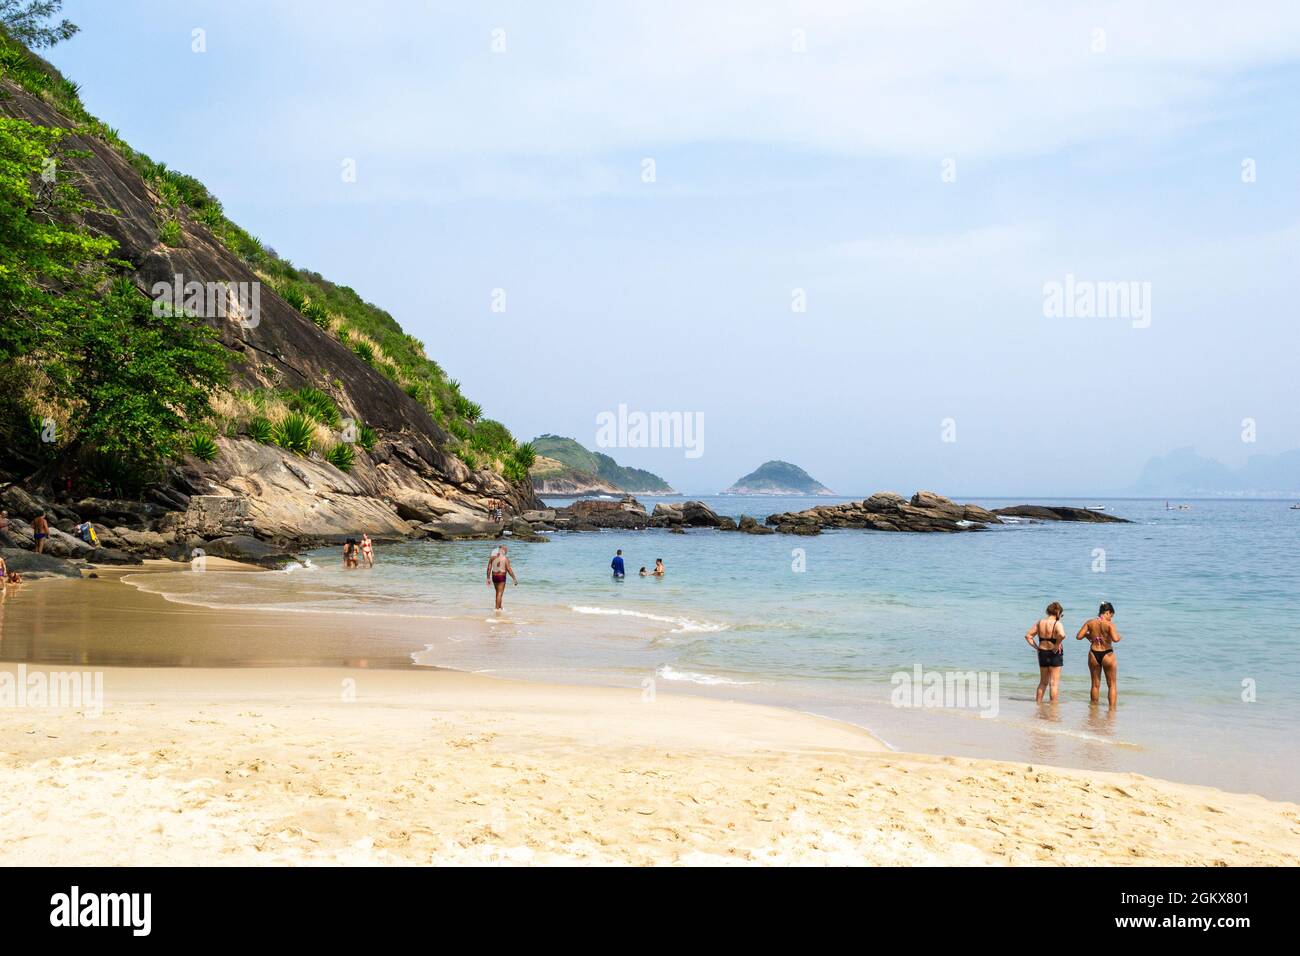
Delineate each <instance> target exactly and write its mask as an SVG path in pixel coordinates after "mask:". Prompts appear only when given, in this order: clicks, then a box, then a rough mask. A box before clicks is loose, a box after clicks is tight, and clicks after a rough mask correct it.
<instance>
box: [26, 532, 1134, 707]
mask: <svg viewBox="0 0 1300 956" xmlns="http://www.w3.org/2000/svg"><path fill="white" fill-rule="evenodd" d="M362 562H364V563H365V566H366V567H367V568H373V567H374V566H375V548H374V544H373V543H372V542H371V540H370V535H368V534H363V535H362V536H361V540H360V541H357V540H356V539H354V538H348V539H347V541H346V542H345V543H344V545H343V567H344V568H349V569H350V568H356V567H360V565H361V563H362ZM609 566H610V569H611V570H612V571H613V574H614V579H615V580H622V579H623V578H625V577H626V576H627V565H626V563H625V561H624V559H623V550H622V549H621V548H620V549H618V550H617V551H615V552H614V558H613V560H611V561H610V563H609ZM3 573H4V559H3V558H0V580H2V579H3ZM665 573H666V569H665V568H664V559H663V558H656V559H655V565H654V568H653V570H650V569H647V568H646V566H645V565H642V566H641V570H640V572H639V574H640V576H641V577H643V578H647V577H653V578H662V577H664V575H665ZM507 579H509V580H511V581H514V583H515V584H516V585H518V584H519V578H518V577H517V576H516V575H515V569H514V567H513V566H512V565H511V564H510V547H509V545H505V544H502V545H498V546H497V547H496V548H495V549H494V550H493V551H492V553H491V554H490V555H489V556H488V560H487V568H486V581H487V585H488V587H490V588H493V589H494V591H495V592H496V609H497V610H498V611H499V610H501V602H502V599H503V598H504V596H505V592H506V580H507ZM1064 618H1065V609H1064V608H1063V607H1061V603H1060V602H1059V601H1053V602H1052V603H1051V604H1049V605H1047V610H1046V613H1045V616H1044V617H1042V618H1040V619H1039V620H1038V621H1036V622H1035V623H1034V624H1033V625H1032V626H1031V627H1030V628H1029V630H1027V631H1026V632H1025V642H1026V643H1027V644H1028V645H1029V646H1030V647H1032V648H1033V649H1034V650H1035V651H1036V652H1037V654H1038V675H1039V677H1038V690H1037V691H1036V693H1035V694H1034V700H1035V701H1036V702H1038V703H1042V702H1043V700H1044V699H1047V700H1050V701H1059V700H1060V694H1061V668H1062V667H1063V666H1064V664H1065V647H1064V643H1065V625H1064V624H1063V623H1062V622H1063V620H1064ZM1074 638H1075V640H1078V641H1082V640H1087V641H1088V645H1089V646H1088V674H1089V676H1090V677H1091V678H1092V692H1091V699H1092V702H1093V703H1094V704H1096V703H1099V702H1100V700H1101V681H1102V678H1103V677H1104V678H1105V679H1106V696H1107V699H1108V701H1109V703H1110V706H1112V707H1114V706H1115V702H1116V700H1117V699H1118V698H1119V663H1118V659H1117V658H1116V656H1115V645H1116V644H1118V643H1119V642H1120V641H1121V640H1122V639H1123V638H1122V637H1121V636H1120V633H1119V631H1118V630H1117V629H1116V628H1115V607H1114V605H1112V604H1111V603H1110V602H1109V601H1106V602H1104V603H1103V604H1102V605H1101V607H1099V608H1098V609H1097V616H1096V617H1094V618H1090V619H1089V620H1087V621H1084V622H1083V625H1082V626H1081V627H1080V628H1079V633H1077V634H1075V635H1074Z"/></svg>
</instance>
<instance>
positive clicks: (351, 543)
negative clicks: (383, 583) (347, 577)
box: [343, 534, 375, 571]
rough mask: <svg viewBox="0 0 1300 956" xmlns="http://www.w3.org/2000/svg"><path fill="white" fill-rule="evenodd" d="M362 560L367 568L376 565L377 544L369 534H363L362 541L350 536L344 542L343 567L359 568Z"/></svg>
mask: <svg viewBox="0 0 1300 956" xmlns="http://www.w3.org/2000/svg"><path fill="white" fill-rule="evenodd" d="M362 562H364V563H365V565H366V567H367V568H373V567H374V566H375V545H374V542H372V541H371V540H370V535H368V534H362V535H361V540H360V541H358V540H357V539H356V538H348V539H347V540H346V541H344V542H343V569H344V570H345V571H346V570H351V569H352V568H359V567H361V564H362Z"/></svg>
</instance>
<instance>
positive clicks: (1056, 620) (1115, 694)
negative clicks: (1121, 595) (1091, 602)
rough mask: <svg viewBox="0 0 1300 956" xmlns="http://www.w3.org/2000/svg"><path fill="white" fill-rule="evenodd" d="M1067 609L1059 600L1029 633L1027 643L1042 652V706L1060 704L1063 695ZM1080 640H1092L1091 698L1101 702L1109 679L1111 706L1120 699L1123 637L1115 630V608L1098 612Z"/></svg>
mask: <svg viewBox="0 0 1300 956" xmlns="http://www.w3.org/2000/svg"><path fill="white" fill-rule="evenodd" d="M1064 617H1065V609H1064V608H1063V607H1061V604H1060V602H1059V601H1053V602H1052V603H1051V604H1049V605H1047V612H1046V616H1045V617H1043V618H1041V619H1039V620H1038V621H1037V622H1036V623H1035V624H1034V625H1033V626H1031V627H1030V628H1029V630H1028V631H1026V632H1025V642H1026V643H1028V644H1029V646H1030V647H1032V648H1034V650H1036V651H1037V652H1038V691H1037V692H1036V693H1035V694H1034V700H1035V701H1036V702H1038V703H1042V702H1043V699H1044V697H1046V698H1048V699H1050V700H1052V701H1059V700H1060V694H1061V668H1062V666H1064V664H1065V647H1064V641H1065V625H1064V624H1063V623H1062V620H1063V619H1064ZM1074 639H1075V640H1076V641H1082V640H1085V639H1086V640H1087V641H1088V675H1089V676H1090V677H1091V678H1092V693H1091V699H1092V702H1093V703H1094V704H1096V703H1099V702H1100V701H1101V679H1102V677H1103V676H1104V677H1105V678H1106V697H1107V700H1108V701H1109V702H1110V706H1111V707H1114V706H1115V701H1116V700H1117V699H1118V698H1119V661H1118V658H1117V657H1116V656H1115V645H1116V644H1118V643H1119V642H1120V641H1121V640H1122V638H1121V637H1120V633H1119V631H1118V630H1116V629H1115V606H1114V605H1113V604H1111V603H1110V602H1109V601H1105V602H1103V603H1102V605H1101V607H1099V608H1098V609H1097V616H1096V617H1094V618H1090V619H1089V620H1086V621H1084V622H1083V626H1082V627H1080V628H1079V633H1078V634H1076V635H1074Z"/></svg>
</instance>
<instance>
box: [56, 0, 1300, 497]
mask: <svg viewBox="0 0 1300 956" xmlns="http://www.w3.org/2000/svg"><path fill="white" fill-rule="evenodd" d="M701 7H704V8H705V9H700V8H701ZM64 13H65V14H66V15H67V16H68V17H70V18H71V19H72V20H73V21H74V22H76V23H78V24H79V25H80V26H81V27H82V32H81V33H80V34H79V35H78V36H76V37H75V38H73V39H72V40H71V41H68V42H67V43H64V44H61V45H59V46H58V47H56V48H54V49H53V50H52V51H50V52H49V53H48V56H49V59H50V60H51V61H52V62H53V63H54V64H55V65H56V66H58V67H59V68H60V69H61V70H63V71H64V72H65V73H66V74H67V75H69V76H70V77H71V78H72V79H74V80H76V81H77V82H79V83H80V84H81V88H82V97H83V99H84V101H85V102H86V105H87V107H88V108H89V109H90V111H91V112H92V113H94V114H95V115H97V116H99V117H100V118H101V119H103V120H104V121H106V122H107V123H108V124H109V125H110V126H113V127H115V128H116V129H118V130H119V131H120V133H121V135H122V136H123V138H124V139H126V141H127V142H129V143H131V144H132V145H133V146H134V147H136V148H137V149H140V150H142V151H144V152H146V153H148V154H149V155H150V156H152V157H153V158H155V159H159V160H162V161H164V162H166V163H167V164H168V166H170V167H171V168H173V169H178V170H181V171H184V172H187V173H190V174H192V175H194V176H196V177H198V178H199V179H200V180H202V181H203V182H204V183H205V184H206V185H207V186H208V187H209V188H210V189H211V190H212V192H213V193H214V194H216V195H217V196H218V197H219V198H220V199H221V200H222V202H223V203H224V206H225V209H226V213H227V215H229V216H230V217H231V218H232V219H234V220H235V221H236V222H238V223H239V224H240V225H242V226H244V227H245V228H247V229H248V230H249V231H250V232H252V233H253V234H254V235H256V236H258V237H259V238H260V239H261V240H262V241H263V242H264V243H265V244H267V245H269V246H271V247H273V248H274V249H275V250H276V251H277V252H278V253H279V254H280V255H282V256H284V257H286V258H288V259H289V260H291V261H292V262H294V263H295V264H296V265H298V266H302V267H306V268H311V269H314V270H316V271H318V272H320V273H322V274H323V275H325V276H326V277H327V278H329V279H331V280H333V281H335V282H337V283H340V284H344V285H350V286H352V287H353V288H354V289H356V290H357V291H358V292H359V293H360V294H361V295H362V296H363V297H365V298H366V299H368V300H370V301H372V302H374V303H376V304H377V305H379V306H381V307H383V308H385V309H387V310H388V311H389V312H391V313H392V314H393V315H394V316H395V317H396V318H397V319H398V321H399V322H400V323H401V324H402V326H403V327H404V328H405V329H406V330H407V331H408V332H410V333H411V334H413V335H415V336H416V337H418V338H419V339H421V340H422V341H423V342H424V343H425V344H426V348H427V351H428V354H429V355H430V356H431V357H433V358H435V359H436V360H437V361H438V362H439V363H440V364H441V365H442V366H443V367H444V368H445V369H447V370H448V372H449V374H450V375H451V376H452V377H453V378H456V379H458V380H459V381H460V382H461V383H462V386H463V389H464V391H465V393H466V394H467V395H469V396H470V397H471V398H473V399H475V400H476V401H478V402H479V403H480V404H481V405H482V406H483V408H484V412H485V414H486V415H488V416H489V417H492V418H496V419H499V420H501V421H503V422H504V423H505V424H506V425H507V426H509V427H510V429H511V430H512V431H513V432H514V433H515V434H516V436H518V437H520V438H530V437H533V436H535V435H537V434H541V433H546V432H551V433H558V434H562V435H567V436H570V437H574V438H576V439H578V440H579V441H580V442H582V443H583V444H585V445H587V446H588V447H592V448H597V437H598V420H599V417H600V416H601V415H602V413H609V412H616V411H617V409H618V408H619V406H620V405H625V406H626V407H627V408H628V409H629V410H630V411H632V412H635V411H643V412H646V413H650V412H670V413H671V412H682V413H683V414H685V415H689V416H692V418H691V420H692V421H694V422H697V423H701V426H702V432H701V434H702V441H701V442H700V443H699V444H698V447H696V448H694V449H687V448H680V447H679V448H632V447H605V448H597V450H602V451H606V452H607V453H609V454H612V455H613V456H614V457H615V458H616V459H618V460H619V461H620V462H621V463H623V464H630V465H634V466H637V467H642V468H648V469H650V470H652V471H655V472H657V473H659V474H661V475H663V476H664V477H665V478H667V479H668V480H669V481H670V482H671V483H672V484H673V485H674V487H676V488H677V489H678V490H681V491H684V492H688V493H707V492H712V491H717V490H719V489H721V488H724V487H726V486H727V485H729V484H731V483H732V482H733V481H734V480H735V479H736V478H738V477H739V476H741V475H743V474H745V473H746V472H748V471H750V470H752V469H753V468H755V467H756V466H757V465H759V464H760V463H761V462H764V461H766V460H768V459H773V458H778V459H784V460H788V461H791V462H794V463H795V464H798V465H800V466H802V467H803V468H805V469H806V470H808V471H809V472H810V473H811V474H812V475H813V476H814V477H815V478H817V479H818V480H820V481H821V482H822V483H823V484H825V485H828V486H829V487H831V488H832V489H835V490H836V491H838V492H841V493H843V494H846V495H862V494H868V493H871V492H873V491H876V490H881V489H890V490H895V491H899V492H903V493H910V492H911V491H913V490H915V489H918V488H927V489H932V490H935V491H939V492H941V493H949V494H955V495H963V494H964V495H969V496H975V495H1025V496H1030V495H1048V496H1050V495H1053V494H1060V495H1077V494H1082V495H1088V494H1103V493H1108V492H1119V491H1122V490H1123V489H1125V488H1127V487H1128V486H1130V485H1132V484H1133V483H1134V482H1135V481H1136V479H1137V476H1138V474H1139V472H1140V471H1141V468H1142V466H1143V465H1144V464H1145V462H1146V461H1147V460H1148V459H1149V458H1151V457H1153V456H1157V455H1162V454H1164V453H1166V452H1168V451H1170V450H1171V449H1174V448H1178V447H1184V446H1195V447H1196V449H1197V450H1198V451H1199V452H1201V453H1202V454H1206V455H1211V456H1213V457H1216V458H1218V459H1220V460H1221V461H1223V462H1225V463H1227V464H1229V465H1232V466H1237V465H1240V464H1241V463H1243V462H1244V461H1245V460H1246V458H1247V457H1248V456H1250V455H1252V454H1270V453H1275V452H1280V451H1283V450H1287V449H1291V448H1295V447H1297V446H1300V403H1298V402H1297V386H1296V375H1297V368H1298V365H1300V363H1298V357H1300V351H1298V346H1300V335H1298V334H1297V331H1296V327H1297V319H1298V318H1300V315H1298V312H1300V309H1298V308H1297V303H1298V302H1300V269H1297V258H1298V257H1300V123H1297V121H1296V119H1297V113H1296V108H1295V91H1296V90H1297V89H1300V4H1296V3H1294V2H1291V0H1286V2H1267V0H1261V2H1253V3H1244V4H1224V3H1221V2H1199V0H1182V2H1172V0H1170V2H1160V0H1151V2H1147V3H1143V4H1133V3H1127V2H1117V3H1104V2H1103V3H1096V2H1094V3H1072V2H1065V0H1058V2H1053V3H1050V4H1031V3H1004V2H999V0H983V2H977V3H976V2H972V3H964V2H952V3H937V2H936V3H924V2H915V0H913V2H878V3H847V2H836V0H826V2H786V3H762V2H757V0H754V2H735V3H732V2H712V3H709V4H707V5H706V4H699V3H693V2H677V0H656V2H644V3H642V2H624V3H609V4H593V3H586V2H581V3H580V2H556V3H548V4H538V3H527V2H522V3H497V2H490V0H488V2H475V3H470V2H465V3H446V4H444V3H435V2H429V0H419V2H416V0H406V2H398V0H387V2H385V0H372V2H367V3H356V2H351V3H343V2H337V0H311V2H307V0H258V2H251V0H188V2H177V0H112V2H108V0H67V3H66V4H65V9H64ZM196 31H200V32H197V33H196ZM199 47H201V48H202V49H197V48H199ZM348 163H350V164H351V166H350V167H348V168H354V169H355V177H354V178H352V179H351V180H350V179H349V178H348V177H346V176H345V175H344V170H345V164H348ZM1067 276H1070V277H1073V278H1072V279H1070V280H1068V282H1069V285H1068V287H1067ZM1054 283H1055V284H1057V285H1056V286H1053V284H1054ZM1117 283H1124V286H1123V288H1124V290H1125V291H1126V292H1131V295H1130V296H1128V297H1127V301H1123V300H1120V299H1118V298H1113V297H1112V298H1107V297H1106V296H1105V295H1102V296H1101V300H1102V301H1103V302H1104V303H1105V304H1106V306H1107V307H1106V308H1103V309H1101V310H1100V311H1102V312H1103V313H1105V314H1102V315H1095V314H1094V315H1091V316H1090V315H1088V314H1087V313H1088V311H1089V310H1088V309H1087V307H1086V297H1088V296H1090V295H1091V294H1092V293H1093V292H1094V291H1096V292H1098V293H1102V292H1103V291H1104V290H1106V289H1107V288H1109V289H1110V290H1111V291H1112V293H1114V290H1116V289H1117V288H1119V287H1118V286H1117V285H1114V284H1117ZM1130 283H1132V285H1130ZM1107 284H1109V285H1107ZM1054 288H1055V289H1057V291H1061V290H1065V289H1067V288H1068V289H1069V298H1070V302H1071V304H1075V305H1077V306H1078V307H1077V308H1069V309H1060V310H1055V309H1053V308H1052V307H1051V306H1050V304H1049V299H1050V298H1051V290H1052V289H1054ZM497 290H502V291H503V292H504V299H503V298H502V295H501V292H498V291H497ZM503 301H504V311H494V304H495V306H496V307H497V308H500V306H501V304H502V302H503ZM1092 311H1093V312H1096V311H1098V310H1097V309H1093V310H1092ZM1247 420H1249V423H1250V424H1249V427H1248V426H1247V425H1246V424H1245V423H1246V422H1247ZM1243 436H1246V437H1249V438H1252V439H1253V440H1250V441H1247V440H1243ZM633 437H634V436H633Z"/></svg>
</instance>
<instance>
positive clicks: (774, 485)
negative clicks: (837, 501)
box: [722, 461, 835, 495]
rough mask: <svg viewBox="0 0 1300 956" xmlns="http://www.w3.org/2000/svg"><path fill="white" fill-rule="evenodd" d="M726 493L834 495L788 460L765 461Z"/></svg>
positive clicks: (738, 480)
mask: <svg viewBox="0 0 1300 956" xmlns="http://www.w3.org/2000/svg"><path fill="white" fill-rule="evenodd" d="M722 494H724V495H834V494H835V492H833V491H831V490H830V489H829V488H827V487H826V486H825V485H823V484H822V483H821V482H819V481H817V479H815V478H813V476H812V475H810V474H808V472H806V471H804V470H803V469H802V468H800V467H799V466H798V465H792V464H790V463H789V462H788V461H765V462H763V464H761V465H759V466H758V467H757V468H755V469H754V470H753V471H751V472H750V473H749V474H747V475H746V476H745V477H743V478H740V479H737V481H736V483H735V484H733V485H732V486H731V487H730V488H728V489H727V490H726V491H724V492H722Z"/></svg>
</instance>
